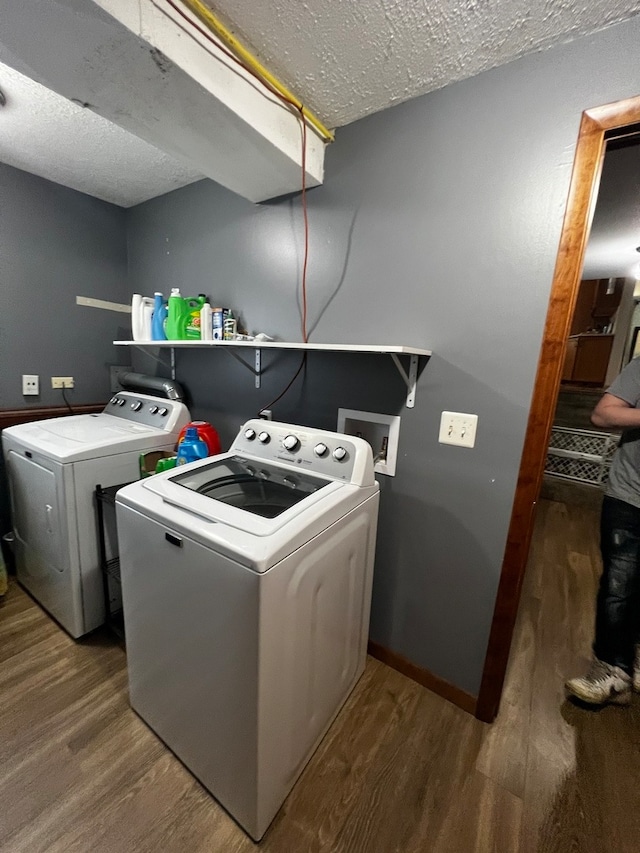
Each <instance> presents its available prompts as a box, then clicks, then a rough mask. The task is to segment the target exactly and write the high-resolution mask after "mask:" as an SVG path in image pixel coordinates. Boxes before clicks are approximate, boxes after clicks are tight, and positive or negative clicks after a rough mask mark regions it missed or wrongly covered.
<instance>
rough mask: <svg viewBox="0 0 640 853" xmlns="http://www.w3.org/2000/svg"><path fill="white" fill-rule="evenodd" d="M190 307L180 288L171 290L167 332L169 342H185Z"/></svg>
mask: <svg viewBox="0 0 640 853" xmlns="http://www.w3.org/2000/svg"><path fill="white" fill-rule="evenodd" d="M188 315H189V307H188V305H187V303H186V301H185V300H184V299H183V298H182V296H181V295H180V288H179V287H173V288H171V295H170V296H169V306H168V312H167V324H166V327H165V332H166V335H167V340H169V341H184V340H186V337H187V322H188V319H189V316H188Z"/></svg>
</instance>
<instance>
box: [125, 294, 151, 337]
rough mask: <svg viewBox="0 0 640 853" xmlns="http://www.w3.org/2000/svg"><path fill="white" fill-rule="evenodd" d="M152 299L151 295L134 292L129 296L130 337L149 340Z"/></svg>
mask: <svg viewBox="0 0 640 853" xmlns="http://www.w3.org/2000/svg"><path fill="white" fill-rule="evenodd" d="M153 305H154V300H153V298H152V297H151V296H142V295H141V294H140V293H134V294H133V297H132V298H131V337H132V338H133V340H134V341H150V340H151V318H152V317H153Z"/></svg>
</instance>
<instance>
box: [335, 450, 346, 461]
mask: <svg viewBox="0 0 640 853" xmlns="http://www.w3.org/2000/svg"><path fill="white" fill-rule="evenodd" d="M346 456H347V451H346V450H345V449H344V447H336V449H335V450H334V451H333V458H334V459H335V460H336V461H337V462H342V460H343V459H346Z"/></svg>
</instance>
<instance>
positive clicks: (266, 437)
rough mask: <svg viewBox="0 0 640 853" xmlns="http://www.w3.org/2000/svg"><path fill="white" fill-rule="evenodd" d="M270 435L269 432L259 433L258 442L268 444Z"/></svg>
mask: <svg viewBox="0 0 640 853" xmlns="http://www.w3.org/2000/svg"><path fill="white" fill-rule="evenodd" d="M269 437H270V436H269V433H268V432H259V433H258V441H261V442H262V443H263V444H266V443H267V442H268V441H269Z"/></svg>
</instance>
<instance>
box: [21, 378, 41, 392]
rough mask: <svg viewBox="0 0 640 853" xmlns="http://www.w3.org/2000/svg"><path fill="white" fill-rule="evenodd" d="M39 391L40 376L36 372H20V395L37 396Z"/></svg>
mask: <svg viewBox="0 0 640 853" xmlns="http://www.w3.org/2000/svg"><path fill="white" fill-rule="evenodd" d="M39 393H40V377H39V376H38V375H37V374H36V373H23V374H22V396H23V397H29V396H37V395H38V394H39Z"/></svg>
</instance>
